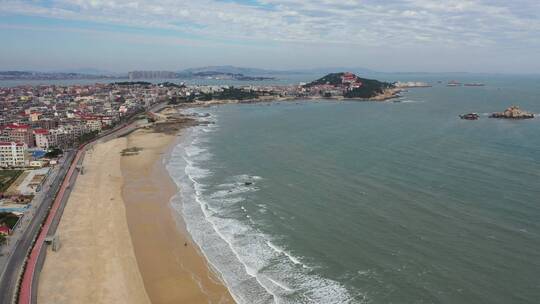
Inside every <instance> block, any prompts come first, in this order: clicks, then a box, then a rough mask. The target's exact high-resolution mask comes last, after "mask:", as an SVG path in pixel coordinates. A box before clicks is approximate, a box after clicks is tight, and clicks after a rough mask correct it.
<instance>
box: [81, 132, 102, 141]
mask: <svg viewBox="0 0 540 304" xmlns="http://www.w3.org/2000/svg"><path fill="white" fill-rule="evenodd" d="M98 134H99V131H92V132H90V133H86V134H83V135H81V137H79V143H85V142H87V141H90V140H92V139H94V138H96V136H97V135H98Z"/></svg>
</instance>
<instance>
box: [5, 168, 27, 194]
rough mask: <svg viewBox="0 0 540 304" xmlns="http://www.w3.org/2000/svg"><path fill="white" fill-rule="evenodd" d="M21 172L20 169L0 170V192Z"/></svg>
mask: <svg viewBox="0 0 540 304" xmlns="http://www.w3.org/2000/svg"><path fill="white" fill-rule="evenodd" d="M22 173H23V171H22V170H0V193H1V192H4V191H6V190H7V189H8V188H9V186H10V185H11V184H12V183H13V182H14V181H15V180H16V179H17V177H19V176H20V175H21V174H22Z"/></svg>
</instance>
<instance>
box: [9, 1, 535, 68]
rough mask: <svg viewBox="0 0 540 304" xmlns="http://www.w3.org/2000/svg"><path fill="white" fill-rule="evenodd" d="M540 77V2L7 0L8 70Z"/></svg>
mask: <svg viewBox="0 0 540 304" xmlns="http://www.w3.org/2000/svg"><path fill="white" fill-rule="evenodd" d="M209 65H236V66H242V67H257V68H268V69H279V70H283V69H301V68H317V67H338V66H339V67H348V66H349V67H363V68H369V69H373V70H377V71H385V72H483V73H538V72H539V71H540V0H507V1H502V0H455V1H452V0H438V1H431V0H378V1H377V0H340V1H339V0H194V1H184V0H44V1H41V0H28V1H19V0H0V70H40V71H45V70H47V71H49V70H65V69H77V68H83V67H84V68H86V67H91V68H96V69H102V70H107V71H114V72H126V71H130V70H181V69H185V68H191V67H200V66H209Z"/></svg>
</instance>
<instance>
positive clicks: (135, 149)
mask: <svg viewBox="0 0 540 304" xmlns="http://www.w3.org/2000/svg"><path fill="white" fill-rule="evenodd" d="M142 150H143V149H142V148H140V147H131V148H126V149H124V150H122V152H120V154H121V155H122V156H131V155H138V154H139V152H140V151H142Z"/></svg>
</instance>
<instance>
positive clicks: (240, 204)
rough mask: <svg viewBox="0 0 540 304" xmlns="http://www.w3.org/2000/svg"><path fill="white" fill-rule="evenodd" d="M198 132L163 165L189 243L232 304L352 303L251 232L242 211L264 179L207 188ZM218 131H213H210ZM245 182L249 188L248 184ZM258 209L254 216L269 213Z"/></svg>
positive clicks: (207, 173)
mask: <svg viewBox="0 0 540 304" xmlns="http://www.w3.org/2000/svg"><path fill="white" fill-rule="evenodd" d="M214 118H215V117H214ZM200 128H201V127H194V128H191V129H190V130H189V131H187V132H185V133H184V135H183V136H182V137H183V138H182V143H181V144H180V145H178V146H177V147H175V149H174V150H173V152H172V156H171V159H170V160H169V162H168V164H167V169H168V170H169V172H170V174H171V176H172V177H173V179H174V180H175V182H176V183H177V184H178V185H179V186H180V194H179V195H177V196H175V198H173V200H172V206H173V207H174V208H175V210H177V211H178V212H180V213H181V214H182V215H183V217H184V220H185V222H186V226H187V229H188V231H189V232H190V233H191V235H192V237H193V240H194V241H195V242H196V243H197V244H198V245H199V247H200V248H201V250H202V252H203V254H204V255H205V257H206V258H207V260H208V262H209V263H210V265H211V266H212V267H213V268H214V269H215V271H216V272H217V273H218V274H219V275H220V276H221V278H222V279H223V280H224V282H225V283H226V285H227V287H228V288H229V290H230V291H231V294H232V295H233V297H234V298H235V300H236V301H237V302H238V303H352V302H353V299H352V297H351V296H350V294H349V292H348V291H347V289H345V288H344V287H343V286H342V285H341V284H340V283H338V282H336V281H332V280H329V279H326V278H323V277H321V276H320V275H317V274H316V273H315V272H314V270H313V268H311V267H309V266H308V265H306V264H305V263H303V262H302V259H301V258H298V257H296V256H294V255H293V254H291V253H290V252H289V251H288V250H286V249H284V248H282V247H280V246H277V245H276V244H275V243H273V242H272V241H271V239H272V238H271V237H270V236H268V235H265V234H263V233H261V232H260V231H259V230H258V229H256V228H255V226H256V225H255V224H256V223H255V221H254V220H253V218H254V216H253V215H252V214H249V208H246V207H245V206H247V205H245V204H246V203H249V202H247V201H246V199H245V195H246V193H249V192H256V191H258V189H259V188H258V186H257V184H258V183H261V182H264V179H263V178H262V177H260V176H253V175H248V174H242V175H237V176H233V177H230V178H229V179H228V180H227V181H225V183H222V184H219V185H215V186H214V187H213V188H212V187H211V185H206V184H205V181H206V179H207V178H211V177H212V176H213V172H212V171H211V170H209V169H205V168H202V165H204V163H205V161H206V160H208V159H209V158H211V154H210V153H208V151H207V149H206V147H205V142H206V140H205V139H204V138H202V137H204V136H205V134H206V133H202V132H204V131H202V132H201V129H200ZM217 129H218V127H217V126H216V127H215V128H214V129H213V130H214V131H215V130H217ZM201 156H204V157H203V158H201ZM202 160H204V161H202ZM248 181H249V182H252V183H253V184H246V182H248ZM210 188H212V189H216V190H213V191H210V190H209V189H210ZM180 198H181V199H180ZM258 207H260V208H256V209H255V210H261V209H263V210H266V209H267V208H268V207H267V206H262V207H261V206H260V205H259V206H258ZM235 210H236V211H235ZM235 212H236V214H235ZM265 212H266V211H265ZM239 215H242V216H239Z"/></svg>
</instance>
